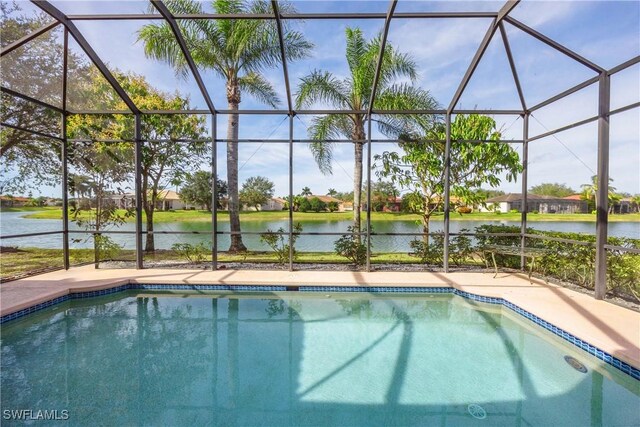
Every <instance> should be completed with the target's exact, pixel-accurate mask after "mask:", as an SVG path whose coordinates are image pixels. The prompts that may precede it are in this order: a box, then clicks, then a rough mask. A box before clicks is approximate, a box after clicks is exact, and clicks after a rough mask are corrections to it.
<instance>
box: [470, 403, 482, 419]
mask: <svg viewBox="0 0 640 427" xmlns="http://www.w3.org/2000/svg"><path fill="white" fill-rule="evenodd" d="M467 411H469V414H471V416H472V417H473V418H475V419H477V420H484V419H485V418H487V411H485V410H484V408H483V407H482V406H480V405H478V404H476V403H472V404H470V405H469V406H467Z"/></svg>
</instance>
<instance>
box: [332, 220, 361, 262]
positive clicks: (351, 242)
mask: <svg viewBox="0 0 640 427" xmlns="http://www.w3.org/2000/svg"><path fill="white" fill-rule="evenodd" d="M347 231H348V232H349V234H343V235H342V236H341V237H340V238H339V239H338V240H336V242H335V243H334V248H335V251H336V253H337V254H338V255H340V256H343V257H345V258H347V259H348V260H349V261H351V262H352V263H353V264H354V265H356V266H362V265H364V264H365V263H366V262H367V244H366V237H365V238H364V243H363V242H362V240H361V239H358V235H357V234H355V233H356V229H355V227H353V226H349V227H348V228H347Z"/></svg>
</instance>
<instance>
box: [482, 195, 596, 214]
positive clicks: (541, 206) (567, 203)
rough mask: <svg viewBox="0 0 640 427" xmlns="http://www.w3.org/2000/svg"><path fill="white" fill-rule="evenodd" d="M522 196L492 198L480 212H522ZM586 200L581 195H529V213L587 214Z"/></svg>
mask: <svg viewBox="0 0 640 427" xmlns="http://www.w3.org/2000/svg"><path fill="white" fill-rule="evenodd" d="M521 209H522V194H521V193H509V194H504V195H502V196H497V197H492V198H490V199H487V200H486V201H485V205H484V206H480V207H479V208H478V210H479V211H480V212H503V213H506V212H510V211H512V210H516V211H521ZM587 209H588V208H587V202H586V200H582V199H580V195H573V196H567V197H552V196H539V195H537V194H527V212H539V213H557V214H574V213H586V212H588V210H587Z"/></svg>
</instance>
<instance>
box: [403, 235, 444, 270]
mask: <svg viewBox="0 0 640 427" xmlns="http://www.w3.org/2000/svg"><path fill="white" fill-rule="evenodd" d="M409 247H410V248H411V254H412V255H413V256H416V257H418V258H420V261H422V262H424V263H425V264H442V261H443V259H444V236H441V235H438V234H436V235H433V236H430V238H429V243H427V242H426V241H424V240H418V239H414V240H412V241H411V242H409Z"/></svg>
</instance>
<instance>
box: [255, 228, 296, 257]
mask: <svg viewBox="0 0 640 427" xmlns="http://www.w3.org/2000/svg"><path fill="white" fill-rule="evenodd" d="M301 232H302V224H300V223H299V222H298V223H296V224H295V225H294V226H293V233H292V235H291V245H292V246H293V259H294V260H295V259H296V258H297V256H298V254H297V252H296V249H295V245H296V240H298V237H299V236H300V233H301ZM283 233H285V230H284V228H282V227H280V228H279V229H278V231H277V232H274V231H271V230H269V229H267V232H266V233H263V234H261V235H260V241H261V242H262V243H265V244H266V245H267V246H269V247H270V248H271V249H272V250H273V252H274V253H275V255H276V258H277V259H278V264H280V265H285V264H286V263H287V262H289V243H287V241H286V240H287V239H285V236H286V235H285V234H283Z"/></svg>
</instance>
